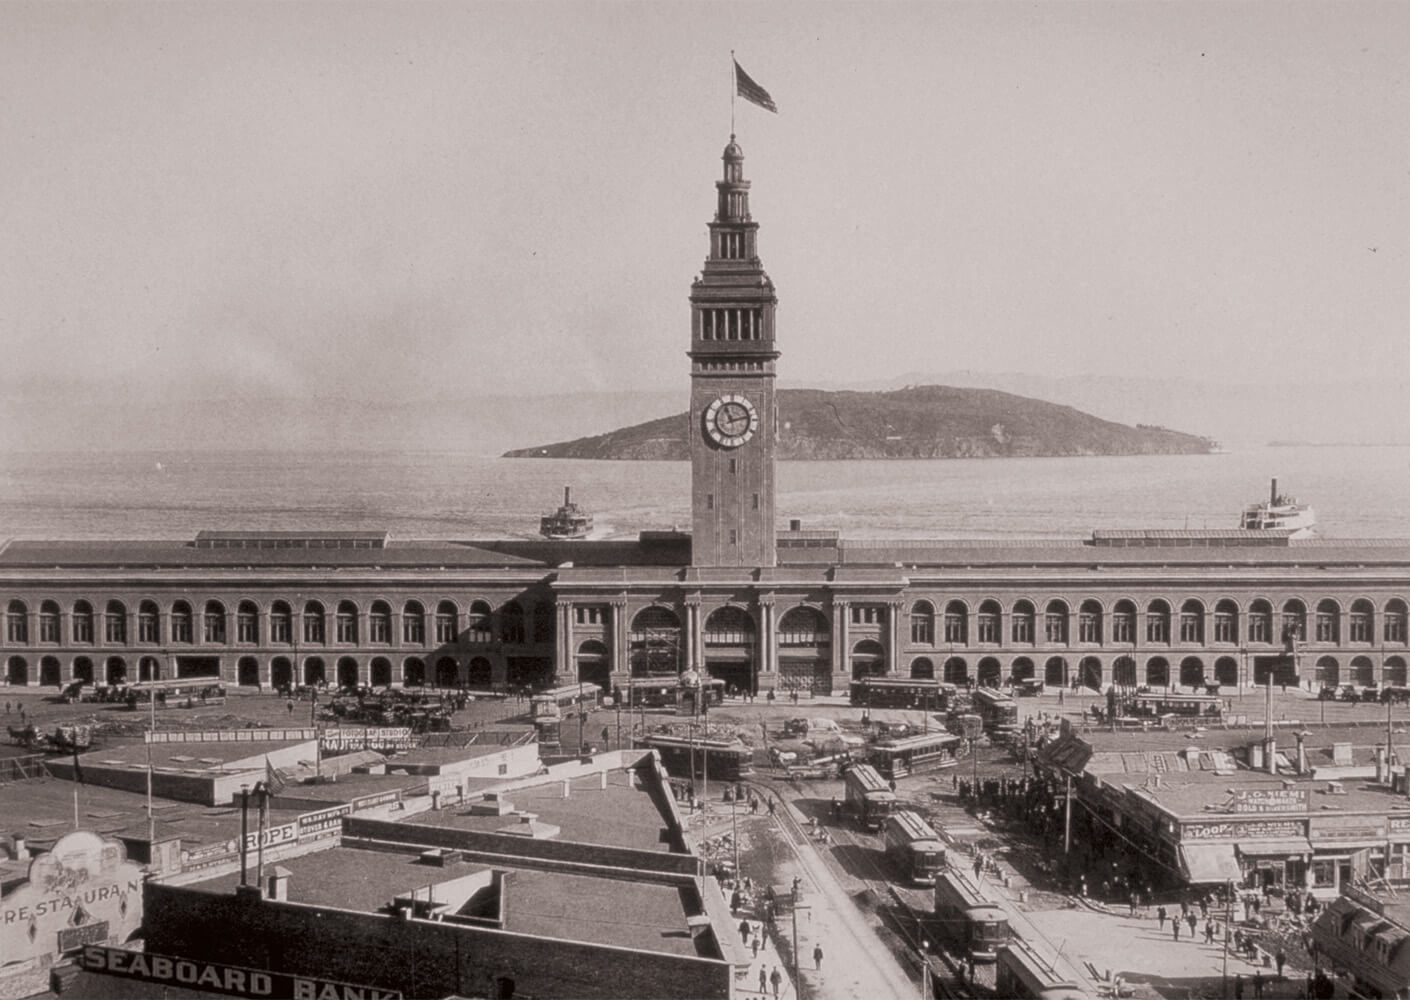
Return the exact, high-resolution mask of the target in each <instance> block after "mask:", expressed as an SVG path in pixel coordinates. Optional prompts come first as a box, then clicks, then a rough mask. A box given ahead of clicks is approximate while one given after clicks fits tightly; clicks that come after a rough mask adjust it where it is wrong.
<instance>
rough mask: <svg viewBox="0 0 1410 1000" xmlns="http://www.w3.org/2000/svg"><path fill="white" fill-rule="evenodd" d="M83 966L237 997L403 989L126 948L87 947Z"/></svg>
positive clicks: (386, 999) (322, 997)
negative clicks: (390, 988)
mask: <svg viewBox="0 0 1410 1000" xmlns="http://www.w3.org/2000/svg"><path fill="white" fill-rule="evenodd" d="M79 962H80V964H81V965H82V966H83V967H84V968H85V969H87V970H88V971H89V972H96V973H99V974H101V975H105V976H118V977H121V978H124V979H136V980H139V981H141V982H144V983H160V984H161V985H162V986H163V987H166V986H178V987H187V988H189V989H198V990H205V991H209V992H212V993H224V994H227V995H229V996H235V997H287V998H290V1000H402V995H401V992H400V991H399V990H388V989H383V988H381V987H379V986H360V985H355V984H352V983H340V982H337V981H335V980H332V979H316V978H314V977H312V976H295V975H291V974H289V973H286V972H272V971H270V970H267V969H247V968H244V967H242V966H238V965H222V964H221V963H219V962H201V961H196V960H194V959H188V958H178V957H176V956H174V955H157V954H154V953H152V952H145V951H127V950H126V949H123V948H104V947H97V946H95V947H88V948H84V949H83V954H82V955H81V956H80V959H79Z"/></svg>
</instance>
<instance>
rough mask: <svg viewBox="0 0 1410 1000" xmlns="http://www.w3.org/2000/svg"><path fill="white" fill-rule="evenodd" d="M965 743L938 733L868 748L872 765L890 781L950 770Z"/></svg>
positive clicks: (952, 735) (923, 734) (958, 738)
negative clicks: (911, 775)
mask: <svg viewBox="0 0 1410 1000" xmlns="http://www.w3.org/2000/svg"><path fill="white" fill-rule="evenodd" d="M963 744H964V740H963V739H962V738H961V737H959V736H956V735H955V734H954V733H947V732H945V731H944V730H937V731H936V732H933V733H922V734H920V735H919V736H902V737H900V738H898V739H894V740H882V741H881V742H879V743H875V744H873V745H872V746H871V748H870V751H869V753H868V756H869V757H870V759H871V762H872V765H873V766H874V767H875V768H876V769H877V770H878V771H879V772H881V774H882V775H883V776H885V777H887V778H889V779H891V780H892V781H894V780H896V779H897V778H904V777H905V776H906V775H908V774H917V773H919V772H921V771H931V770H934V769H935V768H940V767H952V766H954V765H955V764H956V763H957V762H958V761H959V756H960V752H961V748H962V746H963Z"/></svg>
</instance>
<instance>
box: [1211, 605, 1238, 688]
mask: <svg viewBox="0 0 1410 1000" xmlns="http://www.w3.org/2000/svg"><path fill="white" fill-rule="evenodd" d="M1214 641H1215V642H1221V643H1230V644H1232V643H1236V642H1238V641H1239V606H1238V605H1237V604H1235V603H1234V602H1233V601H1231V600H1229V599H1228V598H1227V597H1226V598H1224V600H1222V601H1220V602H1219V603H1218V604H1216V605H1214ZM1219 662H1220V663H1222V662H1223V661H1222V660H1221V661H1219ZM1214 670H1215V673H1216V674H1217V673H1218V672H1219V665H1218V664H1217V663H1216V664H1215V667H1214ZM1221 683H1233V682H1232V681H1224V682H1221Z"/></svg>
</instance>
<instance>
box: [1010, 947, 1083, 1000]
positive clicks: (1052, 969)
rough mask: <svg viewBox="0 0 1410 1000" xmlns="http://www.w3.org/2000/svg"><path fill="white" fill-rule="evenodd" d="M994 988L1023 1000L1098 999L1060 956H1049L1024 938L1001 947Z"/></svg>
mask: <svg viewBox="0 0 1410 1000" xmlns="http://www.w3.org/2000/svg"><path fill="white" fill-rule="evenodd" d="M994 989H995V992H997V993H998V995H999V996H1002V997H1017V998H1020V1000H1095V998H1096V994H1095V993H1094V992H1092V991H1091V990H1090V989H1088V987H1087V986H1086V985H1085V984H1084V983H1083V981H1082V977H1081V976H1080V975H1078V974H1077V971H1076V970H1075V969H1073V968H1072V966H1071V965H1069V964H1068V963H1067V961H1066V960H1064V959H1063V958H1062V957H1060V956H1054V957H1052V958H1048V957H1046V956H1044V955H1041V954H1039V952H1038V951H1037V950H1036V949H1034V948H1033V947H1032V946H1031V945H1030V944H1029V943H1028V942H1026V941H1024V940H1023V939H1022V938H1014V939H1013V940H1011V941H1009V943H1008V944H1006V945H1004V946H1003V947H1002V948H1000V949H999V956H998V960H997V964H996V965H995V967H994Z"/></svg>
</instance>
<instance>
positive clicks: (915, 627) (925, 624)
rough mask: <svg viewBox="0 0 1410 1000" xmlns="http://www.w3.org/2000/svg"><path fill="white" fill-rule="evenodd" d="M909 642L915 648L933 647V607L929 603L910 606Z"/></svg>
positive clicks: (924, 602) (916, 603)
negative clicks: (913, 644) (915, 646)
mask: <svg viewBox="0 0 1410 1000" xmlns="http://www.w3.org/2000/svg"><path fill="white" fill-rule="evenodd" d="M911 642H913V643H915V644H916V645H917V646H933V645H935V606H934V605H932V604H931V603H930V602H929V601H916V602H915V604H913V605H911Z"/></svg>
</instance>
